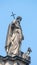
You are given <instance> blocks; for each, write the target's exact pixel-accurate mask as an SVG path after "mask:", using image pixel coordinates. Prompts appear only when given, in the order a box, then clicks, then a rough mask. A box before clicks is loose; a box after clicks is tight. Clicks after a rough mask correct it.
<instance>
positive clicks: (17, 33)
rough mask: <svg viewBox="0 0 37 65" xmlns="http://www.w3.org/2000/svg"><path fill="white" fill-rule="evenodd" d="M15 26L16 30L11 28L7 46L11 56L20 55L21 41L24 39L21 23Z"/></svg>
mask: <svg viewBox="0 0 37 65" xmlns="http://www.w3.org/2000/svg"><path fill="white" fill-rule="evenodd" d="M14 24H16V25H15V26H14V30H13V29H12V30H11V26H10V28H9V33H8V37H7V42H6V46H7V48H6V50H7V52H8V55H10V56H15V55H18V54H19V50H20V45H21V41H22V39H23V34H22V30H21V27H20V25H19V23H18V24H17V23H14ZM11 31H12V32H11ZM9 45H10V46H9ZM8 46H9V47H8Z"/></svg>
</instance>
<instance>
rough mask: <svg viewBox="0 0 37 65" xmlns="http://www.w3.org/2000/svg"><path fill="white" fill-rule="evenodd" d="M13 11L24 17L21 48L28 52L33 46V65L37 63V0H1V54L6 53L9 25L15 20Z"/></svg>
mask: <svg viewBox="0 0 37 65" xmlns="http://www.w3.org/2000/svg"><path fill="white" fill-rule="evenodd" d="M12 11H13V12H14V13H15V14H16V17H17V16H21V17H22V21H21V27H22V30H23V34H24V41H22V46H21V50H22V51H23V52H26V50H27V48H28V47H31V49H32V53H31V54H30V56H31V65H37V58H36V57H37V51H36V50H37V0H0V55H2V56H5V55H6V52H5V49H4V46H5V40H6V34H7V29H8V25H9V23H10V22H11V21H12V20H13V18H12V17H10V16H11V13H12Z"/></svg>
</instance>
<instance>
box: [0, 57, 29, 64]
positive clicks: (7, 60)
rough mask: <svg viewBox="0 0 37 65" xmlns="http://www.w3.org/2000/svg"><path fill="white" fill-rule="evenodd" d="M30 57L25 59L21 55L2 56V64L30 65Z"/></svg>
mask: <svg viewBox="0 0 37 65" xmlns="http://www.w3.org/2000/svg"><path fill="white" fill-rule="evenodd" d="M29 64H30V59H28V60H27V59H24V58H22V57H19V56H15V57H11V56H5V57H3V56H0V65H29Z"/></svg>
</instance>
